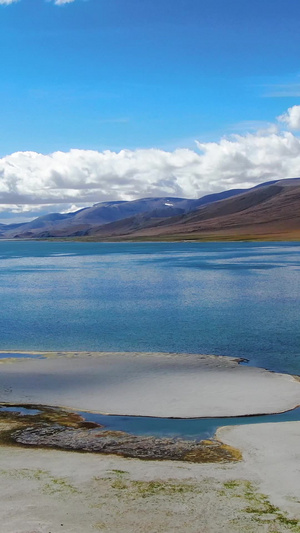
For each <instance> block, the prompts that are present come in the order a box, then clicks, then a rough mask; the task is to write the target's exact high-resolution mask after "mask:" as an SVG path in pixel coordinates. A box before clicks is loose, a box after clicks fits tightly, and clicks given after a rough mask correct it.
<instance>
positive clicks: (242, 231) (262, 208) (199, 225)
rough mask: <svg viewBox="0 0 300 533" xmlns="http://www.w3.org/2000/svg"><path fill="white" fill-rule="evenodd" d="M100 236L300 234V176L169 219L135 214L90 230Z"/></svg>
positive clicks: (166, 236)
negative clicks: (299, 177)
mask: <svg viewBox="0 0 300 533" xmlns="http://www.w3.org/2000/svg"><path fill="white" fill-rule="evenodd" d="M88 234H89V235H94V236H95V237H97V238H102V239H105V238H109V237H113V238H115V237H117V236H118V237H119V238H129V237H130V238H152V239H160V238H171V237H174V238H201V237H203V238H205V237H208V238H209V236H211V237H213V236H216V237H217V236H221V237H222V236H223V237H224V238H226V237H230V236H237V237H238V236H241V235H244V236H245V235H248V236H249V235H250V236H251V235H253V236H254V237H255V236H257V237H259V236H264V235H269V236H272V235H274V236H276V235H278V236H280V235H282V236H284V235H285V236H288V235H290V237H291V238H292V237H293V236H294V237H295V238H296V239H297V238H299V237H300V180H286V181H285V180H281V181H278V182H275V183H274V184H271V185H263V186H260V187H256V188H254V189H250V190H249V191H247V192H243V193H241V194H238V195H236V196H234V197H232V198H229V199H225V200H221V201H218V202H214V203H212V204H209V205H206V206H203V207H200V208H198V209H197V210H195V211H192V212H190V213H188V214H185V215H180V216H176V217H172V218H169V219H167V220H157V221H154V220H153V219H152V220H151V219H150V220H149V218H148V220H147V219H145V217H143V218H141V217H139V218H138V217H135V218H131V219H127V220H123V221H122V223H121V222H119V223H118V224H109V225H106V226H103V227H102V228H97V229H94V230H90V231H89V232H88Z"/></svg>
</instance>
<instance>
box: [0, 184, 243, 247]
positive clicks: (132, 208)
mask: <svg viewBox="0 0 300 533" xmlns="http://www.w3.org/2000/svg"><path fill="white" fill-rule="evenodd" d="M239 192H241V191H240V190H230V191H224V192H221V193H217V194H210V195H207V196H204V197H202V198H199V199H195V200H194V199H187V198H173V197H163V198H142V199H140V200H133V201H127V202H126V201H116V202H102V203H99V204H95V205H94V206H92V207H86V208H84V209H80V210H79V211H76V212H74V213H67V214H61V213H51V214H49V215H45V216H41V217H38V218H36V219H35V220H32V221H31V222H28V223H26V224H22V225H19V226H18V228H16V231H15V230H14V228H11V227H7V228H6V227H4V226H1V228H0V236H1V235H2V236H5V237H6V238H15V237H18V238H30V237H35V238H39V237H64V236H66V237H68V236H74V235H75V236H76V235H84V234H85V233H86V232H88V230H90V229H92V228H94V227H99V226H102V225H104V224H108V223H111V222H116V221H119V220H123V219H126V218H129V217H134V216H139V215H141V214H143V213H152V216H153V217H154V218H160V219H164V218H168V217H171V216H175V215H182V214H184V213H188V212H190V211H192V210H194V209H196V208H197V207H198V206H201V205H206V204H209V203H212V202H214V201H216V200H219V199H221V198H228V197H231V196H234V195H236V194H238V193H239Z"/></svg>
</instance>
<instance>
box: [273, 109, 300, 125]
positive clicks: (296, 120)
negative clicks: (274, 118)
mask: <svg viewBox="0 0 300 533" xmlns="http://www.w3.org/2000/svg"><path fill="white" fill-rule="evenodd" d="M278 120H279V122H283V124H285V125H286V127H287V128H288V129H290V130H295V131H299V130H300V105H294V106H293V107H289V109H288V110H287V112H286V113H284V114H283V115H280V117H278Z"/></svg>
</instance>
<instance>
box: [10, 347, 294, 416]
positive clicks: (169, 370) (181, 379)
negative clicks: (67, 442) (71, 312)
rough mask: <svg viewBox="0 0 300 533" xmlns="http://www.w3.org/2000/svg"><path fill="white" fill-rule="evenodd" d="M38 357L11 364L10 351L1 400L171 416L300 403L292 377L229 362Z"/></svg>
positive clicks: (182, 358)
mask: <svg viewBox="0 0 300 533" xmlns="http://www.w3.org/2000/svg"><path fill="white" fill-rule="evenodd" d="M2 353H3V352H2ZM5 353H7V352H5ZM32 353H33V354H34V352H32ZM39 353H41V352H39ZM42 355H44V356H45V358H44V359H34V358H32V359H20V358H18V359H16V358H14V354H13V352H11V356H12V358H11V359H6V360H5V361H6V364H3V365H1V367H0V368H1V372H0V402H8V403H15V404H21V403H23V404H43V405H53V406H64V407H67V408H73V409H76V410H86V411H95V412H102V413H108V414H118V415H136V416H138V415H140V416H156V417H177V418H192V417H222V416H241V415H248V414H266V413H274V412H281V411H285V410H288V409H292V408H294V407H296V406H297V405H300V382H299V381H297V380H296V379H294V378H293V377H292V376H289V375H285V374H275V373H273V372H269V371H267V370H264V369H260V368H253V367H247V366H245V365H240V364H239V363H238V360H237V359H234V358H231V357H219V356H213V355H189V354H180V355H179V354H159V353H156V354H152V353H151V354H149V353H144V354H142V353H107V352H106V353H92V352H86V353H79V352H55V353H43V354H42ZM9 361H10V362H11V364H10V363H9Z"/></svg>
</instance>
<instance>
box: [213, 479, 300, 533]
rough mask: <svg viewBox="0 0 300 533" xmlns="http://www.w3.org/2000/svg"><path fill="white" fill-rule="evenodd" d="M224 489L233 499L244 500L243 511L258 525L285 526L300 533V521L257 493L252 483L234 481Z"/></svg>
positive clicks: (226, 484)
mask: <svg viewBox="0 0 300 533" xmlns="http://www.w3.org/2000/svg"><path fill="white" fill-rule="evenodd" d="M223 487H224V489H226V493H228V491H230V495H231V496H232V497H236V498H243V499H244V500H245V501H246V502H247V505H246V507H245V508H244V509H243V510H244V512H245V513H248V514H250V515H252V516H251V518H252V520H253V521H255V522H257V523H258V524H266V523H269V524H272V525H273V526H274V527H278V528H280V527H281V526H284V527H285V529H286V530H288V531H294V532H296V533H300V521H299V520H296V519H291V518H289V517H288V516H287V514H286V513H284V512H283V511H281V510H280V509H279V507H276V506H275V505H273V504H272V503H271V502H270V500H269V498H268V497H267V496H266V495H265V494H262V493H260V492H257V490H256V488H255V487H254V485H253V484H252V483H251V482H250V481H243V480H235V479H234V480H230V481H226V482H225V483H224V484H223ZM223 494H224V491H223ZM273 531H274V530H273ZM279 531H280V529H279Z"/></svg>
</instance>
